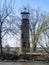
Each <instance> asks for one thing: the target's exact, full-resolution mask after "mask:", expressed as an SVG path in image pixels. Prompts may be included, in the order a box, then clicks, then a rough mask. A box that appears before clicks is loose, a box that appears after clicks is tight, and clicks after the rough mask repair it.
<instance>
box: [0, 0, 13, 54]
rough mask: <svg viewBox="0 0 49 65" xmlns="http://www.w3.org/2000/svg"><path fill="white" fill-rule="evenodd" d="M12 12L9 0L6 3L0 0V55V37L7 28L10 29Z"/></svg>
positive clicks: (0, 39)
mask: <svg viewBox="0 0 49 65" xmlns="http://www.w3.org/2000/svg"><path fill="white" fill-rule="evenodd" d="M12 12H13V4H12V3H11V1H10V2H9V3H7V1H6V0H4V1H3V2H1V4H0V52H1V55H2V39H3V37H4V36H5V34H6V33H8V29H10V28H9V27H10V25H9V22H10V20H9V19H10V15H12Z"/></svg>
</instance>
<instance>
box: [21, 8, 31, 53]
mask: <svg viewBox="0 0 49 65" xmlns="http://www.w3.org/2000/svg"><path fill="white" fill-rule="evenodd" d="M29 15H30V13H29V11H28V10H27V9H26V8H24V10H23V11H22V12H21V17H22V19H21V51H22V52H29V51H30V42H29Z"/></svg>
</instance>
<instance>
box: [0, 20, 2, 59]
mask: <svg viewBox="0 0 49 65" xmlns="http://www.w3.org/2000/svg"><path fill="white" fill-rule="evenodd" d="M1 30H2V25H1V19H0V56H1V58H2V37H1V33H2V31H1Z"/></svg>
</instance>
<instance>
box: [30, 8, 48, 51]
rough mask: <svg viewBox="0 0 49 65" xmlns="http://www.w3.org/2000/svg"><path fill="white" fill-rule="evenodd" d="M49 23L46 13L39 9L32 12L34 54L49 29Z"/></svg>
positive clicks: (31, 24) (31, 25)
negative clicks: (39, 41) (40, 39)
mask: <svg viewBox="0 0 49 65" xmlns="http://www.w3.org/2000/svg"><path fill="white" fill-rule="evenodd" d="M47 23H49V21H48V15H47V14H46V13H42V12H40V11H39V9H38V10H35V9H33V10H32V11H31V23H30V31H31V39H32V43H33V51H34V52H35V51H36V46H37V42H38V39H39V38H40V35H41V34H42V33H43V32H44V31H46V29H47V28H48V27H49V26H47Z"/></svg>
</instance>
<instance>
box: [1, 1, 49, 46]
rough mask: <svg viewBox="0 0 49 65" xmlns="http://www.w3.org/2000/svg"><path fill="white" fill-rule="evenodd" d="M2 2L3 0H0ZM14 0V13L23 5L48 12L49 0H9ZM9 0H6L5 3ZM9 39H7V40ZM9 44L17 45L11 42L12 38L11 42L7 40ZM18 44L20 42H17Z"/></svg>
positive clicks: (18, 11)
mask: <svg viewBox="0 0 49 65" xmlns="http://www.w3.org/2000/svg"><path fill="white" fill-rule="evenodd" d="M1 1H2V2H3V1H4V0H0V3H1ZM11 1H13V2H14V8H15V11H16V12H17V13H16V14H19V13H20V11H21V8H22V7H23V6H27V7H31V8H33V9H38V8H39V9H41V10H42V11H46V12H49V0H11ZM8 2H9V0H7V3H8ZM8 41H9V40H8ZM8 43H9V44H10V46H17V45H16V44H15V42H13V39H12V40H11V42H10V41H9V42H8ZM19 45H20V44H19Z"/></svg>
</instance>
